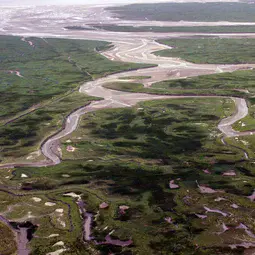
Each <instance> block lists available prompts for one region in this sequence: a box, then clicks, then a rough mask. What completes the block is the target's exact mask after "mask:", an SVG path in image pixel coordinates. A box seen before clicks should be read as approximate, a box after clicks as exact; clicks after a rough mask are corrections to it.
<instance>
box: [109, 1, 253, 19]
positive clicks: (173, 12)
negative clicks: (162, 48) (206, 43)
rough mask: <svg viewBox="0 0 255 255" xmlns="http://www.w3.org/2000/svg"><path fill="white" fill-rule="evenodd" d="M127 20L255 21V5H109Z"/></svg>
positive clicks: (117, 14)
mask: <svg viewBox="0 0 255 255" xmlns="http://www.w3.org/2000/svg"><path fill="white" fill-rule="evenodd" d="M108 10H110V11H112V12H113V13H114V14H115V15H116V16H117V17H119V18H121V19H125V20H159V21H182V20H184V21H232V22H254V21H255V15H254V13H255V6H254V5H253V4H248V3H216V2H215V3H203V4H201V3H157V4H155V3H154V4H131V5H126V6H120V7H109V8H108Z"/></svg>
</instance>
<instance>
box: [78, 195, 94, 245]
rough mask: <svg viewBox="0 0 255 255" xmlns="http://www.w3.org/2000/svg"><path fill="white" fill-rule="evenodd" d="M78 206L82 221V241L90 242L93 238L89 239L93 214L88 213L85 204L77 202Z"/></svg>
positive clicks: (80, 201)
mask: <svg viewBox="0 0 255 255" xmlns="http://www.w3.org/2000/svg"><path fill="white" fill-rule="evenodd" d="M77 204H78V206H79V209H80V212H81V215H82V218H83V219H84V223H83V239H84V241H91V240H93V237H91V227H92V223H93V214H92V213H88V212H87V211H86V209H85V203H84V202H83V201H82V200H79V201H78V203H77Z"/></svg>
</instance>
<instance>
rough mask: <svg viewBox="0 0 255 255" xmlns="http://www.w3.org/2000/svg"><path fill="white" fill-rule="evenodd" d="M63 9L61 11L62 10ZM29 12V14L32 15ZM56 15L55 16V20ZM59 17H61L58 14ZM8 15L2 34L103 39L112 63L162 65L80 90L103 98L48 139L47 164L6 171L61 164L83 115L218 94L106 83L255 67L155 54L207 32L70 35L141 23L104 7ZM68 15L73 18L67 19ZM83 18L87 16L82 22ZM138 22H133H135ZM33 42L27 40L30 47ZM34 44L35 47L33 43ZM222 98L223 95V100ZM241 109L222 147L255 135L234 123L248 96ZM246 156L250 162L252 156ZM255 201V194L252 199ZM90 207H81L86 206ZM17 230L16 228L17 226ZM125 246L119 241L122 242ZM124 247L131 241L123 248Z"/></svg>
mask: <svg viewBox="0 0 255 255" xmlns="http://www.w3.org/2000/svg"><path fill="white" fill-rule="evenodd" d="M56 8H57V9H56ZM28 13H29V15H28ZM51 13H52V17H51V16H50V15H51ZM55 13H58V15H57V16H56V15H55ZM2 14H3V17H4V19H2V20H0V33H1V34H3V35H18V36H22V37H23V38H26V37H40V38H42V39H43V40H45V41H46V40H47V39H46V38H66V39H85V40H102V41H108V42H111V43H112V47H111V48H110V49H109V50H107V51H105V52H101V54H102V55H103V56H105V57H106V58H108V59H109V60H111V61H124V62H132V63H147V64H154V65H157V66H156V67H152V68H147V69H139V70H134V71H125V72H121V73H118V74H112V75H109V76H106V77H103V78H100V79H97V80H94V81H90V82H86V83H84V84H83V85H82V86H81V87H80V90H79V92H80V93H85V94H87V95H90V96H95V97H101V98H102V100H100V101H95V102H92V103H90V104H89V105H87V106H84V107H82V108H79V109H78V110H76V111H74V112H72V113H71V114H70V115H69V116H67V117H66V120H65V123H64V128H63V129H62V130H61V131H59V132H58V133H56V134H55V135H53V136H50V137H49V138H47V139H46V140H45V141H44V142H43V144H42V146H41V151H42V153H43V155H44V156H45V160H42V161H38V162H34V163H29V162H28V163H27V162H23V163H20V162H19V163H16V162H13V163H9V164H4V165H0V168H14V167H18V166H30V167H44V166H50V165H56V164H59V163H61V157H60V155H59V146H60V139H62V138H64V137H65V136H67V135H69V134H71V133H72V132H73V131H75V130H76V129H77V127H78V125H79V120H80V118H81V116H82V115H84V114H86V113H88V112H92V111H97V110H100V109H105V108H120V107H132V106H134V105H136V104H137V103H138V102H142V101H146V100H161V99H172V100H174V99H178V98H191V97H193V98H195V97H196V98H207V97H208V98H210V97H216V96H184V95H183V96H171V95H168V96H167V95H152V94H145V93H128V92H122V91H116V90H111V89H107V88H105V87H103V85H104V84H106V83H111V82H116V81H120V80H119V78H123V77H128V76H150V77H151V78H149V79H146V80H144V83H143V84H144V86H145V87H150V86H151V85H152V84H153V83H155V82H160V81H163V80H168V79H180V78H187V77H193V76H199V75H206V74H214V73H222V72H232V71H235V70H240V69H250V68H254V67H255V64H241V65H216V64H214V65H209V64H193V63H189V62H186V61H184V60H182V59H179V58H168V57H160V56H156V55H154V54H153V52H154V51H158V50H163V49H169V47H168V46H165V45H162V44H159V43H158V42H156V40H157V39H161V38H182V37H190V36H197V35H199V36H212V34H205V33H203V34H202V33H200V34H198V33H195V34H193V33H157V34H154V33H151V32H144V33H118V32H107V31H104V30H98V31H87V30H84V31H68V30H65V29H63V28H64V27H65V26H68V25H69V26H71V25H74V26H79V25H84V24H91V23H94V22H101V23H103V22H106V21H107V23H108V24H115V25H119V24H126V25H136V24H137V22H136V23H135V24H133V23H134V21H121V20H118V19H116V18H112V17H111V14H110V13H109V12H107V11H105V10H104V8H102V7H93V6H92V7H88V8H87V10H86V11H85V12H84V11H83V9H79V7H78V8H74V7H72V8H65V7H54V6H53V7H38V8H37V9H36V8H35V9H29V8H25V7H24V8H17V9H15V8H12V9H8V8H3V10H2ZM67 14H68V17H69V18H68V19H67V18H66V15H67ZM77 17H82V18H80V19H78V18H77ZM132 22H133V23H132ZM138 23H139V24H140V25H143V26H146V25H150V26H153V25H155V26H157V25H160V26H171V25H174V26H178V25H179V26H185V22H184V23H183V22H182V23H180V24H178V22H174V24H172V23H171V22H160V24H159V22H156V21H155V22H154V21H141V22H138ZM186 23H187V24H186V25H189V26H190V25H191V26H205V25H216V26H217V25H218V26H220V25H223V24H222V23H214V24H212V23H210V24H209V23H206V22H201V23H196V24H190V23H189V22H186ZM227 24H228V25H236V24H235V23H227ZM213 36H218V37H222V38H255V34H247V33H246V34H241V33H240V34H214V35H213ZM25 42H29V41H26V39H24V43H25ZM31 46H33V45H31ZM221 98H222V97H221ZM231 99H232V100H233V102H234V103H235V106H236V111H235V113H234V114H233V115H232V116H229V117H227V118H225V119H222V120H221V121H220V123H219V124H218V129H219V130H220V131H221V132H222V135H223V138H222V143H223V144H226V142H225V140H224V138H225V137H236V136H244V135H253V134H255V132H254V131H247V132H238V131H235V130H234V129H233V128H232V125H233V124H234V123H236V122H237V121H239V120H241V119H242V118H244V117H245V116H247V114H248V107H247V103H246V101H245V99H243V98H237V97H235V98H231ZM244 153H245V157H246V158H248V154H247V153H246V152H244ZM251 198H252V199H253V198H254V195H252V196H251ZM83 207H84V205H83V204H80V208H83ZM82 213H83V214H84V215H85V216H86V217H85V218H86V220H85V222H84V230H85V232H84V240H85V241H89V240H91V238H92V237H91V235H90V228H91V222H92V215H91V214H88V213H86V212H85V211H84V209H82ZM0 221H2V222H3V223H5V224H7V225H8V226H11V225H10V223H9V222H8V220H6V219H5V218H3V217H2V218H1V216H0ZM12 229H13V228H12ZM14 232H15V233H16V234H17V235H18V239H19V241H18V246H19V247H18V250H19V254H20V255H26V254H28V253H29V250H28V249H27V248H26V244H27V242H28V240H27V234H26V233H27V229H25V228H19V229H14ZM105 242H108V243H113V242H116V241H115V240H112V239H111V238H110V237H106V241H105ZM118 244H119V243H118ZM121 245H123V246H125V245H126V243H124V244H121Z"/></svg>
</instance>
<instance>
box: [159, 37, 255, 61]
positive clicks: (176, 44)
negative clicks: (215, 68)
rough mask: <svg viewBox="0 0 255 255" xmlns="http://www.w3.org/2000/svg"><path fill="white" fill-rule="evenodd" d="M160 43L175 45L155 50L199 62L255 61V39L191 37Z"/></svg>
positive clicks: (167, 55)
mask: <svg viewBox="0 0 255 255" xmlns="http://www.w3.org/2000/svg"><path fill="white" fill-rule="evenodd" d="M158 42H159V43H162V44H166V45H168V46H171V47H173V48H172V49H167V50H162V51H158V52H155V54H156V55H159V56H164V57H178V58H182V59H185V60H187V61H189V62H193V63H198V64H242V63H254V61H255V60H254V59H255V58H254V52H255V39H222V38H202V39H201V38H200V39H195V38H189V39H163V40H159V41H158Z"/></svg>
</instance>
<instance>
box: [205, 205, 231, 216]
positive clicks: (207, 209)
mask: <svg viewBox="0 0 255 255" xmlns="http://www.w3.org/2000/svg"><path fill="white" fill-rule="evenodd" d="M204 209H205V210H206V212H212V213H219V214H221V215H222V216H224V217H226V216H228V214H227V213H225V212H223V211H221V210H218V209H210V208H208V207H206V206H204Z"/></svg>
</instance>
